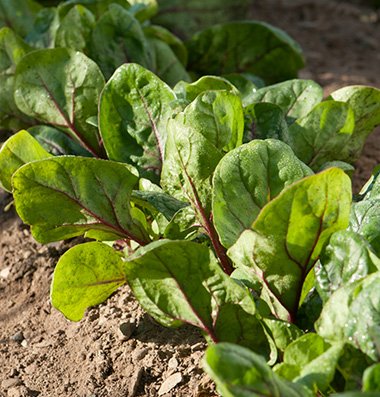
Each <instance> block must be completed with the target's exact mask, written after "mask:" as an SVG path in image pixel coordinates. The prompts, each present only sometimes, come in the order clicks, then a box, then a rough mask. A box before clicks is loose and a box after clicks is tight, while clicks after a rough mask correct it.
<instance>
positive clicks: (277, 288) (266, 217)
mask: <svg viewBox="0 0 380 397" xmlns="http://www.w3.org/2000/svg"><path fill="white" fill-rule="evenodd" d="M350 203H351V183H350V179H349V178H348V176H347V175H345V174H344V172H343V171H341V170H340V169H338V168H330V169H329V170H327V171H324V172H321V173H320V174H316V175H312V176H309V177H307V178H304V179H303V180H301V181H298V182H296V183H294V184H292V185H290V186H289V187H287V188H285V189H284V190H283V191H282V193H280V194H279V195H278V196H277V197H276V198H274V199H273V200H272V201H270V202H269V203H268V204H267V205H266V206H265V207H264V208H263V209H262V210H261V212H260V214H259V216H258V217H257V218H256V220H255V222H254V223H253V225H252V230H247V231H245V232H243V234H242V235H241V236H240V237H239V239H238V240H237V242H236V243H235V245H233V246H232V247H231V248H230V251H229V254H230V255H231V256H232V259H233V260H234V262H235V264H236V266H239V264H243V265H244V264H245V265H249V266H253V267H254V268H255V270H256V272H257V274H258V275H259V277H260V278H261V279H262V280H263V284H264V289H265V290H266V292H267V294H268V297H267V299H268V298H269V301H268V303H270V302H271V303H272V304H273V310H274V311H277V310H280V311H281V307H282V308H285V309H286V310H287V312H288V313H289V317H288V318H284V319H285V320H291V321H294V320H295V316H296V313H297V309H298V306H299V303H300V297H301V292H302V287H303V283H304V281H305V279H306V276H307V274H308V273H309V271H310V270H311V269H312V268H313V267H314V265H315V263H316V262H317V261H318V259H319V255H320V253H321V250H322V248H323V246H324V245H325V244H326V242H327V241H328V239H329V238H330V236H331V235H332V233H334V232H335V231H337V230H340V229H345V228H346V227H347V225H348V217H349V211H350ZM281 316H283V314H281Z"/></svg>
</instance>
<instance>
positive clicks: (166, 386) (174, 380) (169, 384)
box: [158, 372, 183, 396]
mask: <svg viewBox="0 0 380 397" xmlns="http://www.w3.org/2000/svg"><path fill="white" fill-rule="evenodd" d="M182 379H183V378H182V374H181V373H180V372H176V373H174V374H173V375H170V376H169V378H167V379H166V380H165V381H164V382H163V383H162V385H161V387H160V388H159V390H158V395H159V396H163V395H164V394H166V393H169V392H170V390H172V389H174V388H175V387H176V386H177V385H178V383H181V382H182Z"/></svg>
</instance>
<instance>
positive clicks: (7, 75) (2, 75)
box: [0, 27, 33, 131]
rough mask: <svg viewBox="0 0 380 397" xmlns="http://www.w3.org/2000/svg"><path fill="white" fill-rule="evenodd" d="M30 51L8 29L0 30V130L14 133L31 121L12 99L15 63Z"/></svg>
mask: <svg viewBox="0 0 380 397" xmlns="http://www.w3.org/2000/svg"><path fill="white" fill-rule="evenodd" d="M31 50H32V48H31V47H29V46H28V45H27V44H26V43H25V42H24V41H23V40H22V38H21V37H20V36H18V35H17V34H16V33H14V32H13V31H12V30H11V29H9V28H6V27H4V28H2V29H1V30H0V85H1V91H0V128H1V129H6V130H12V131H16V130H18V129H20V128H25V126H27V125H30V124H31V123H32V122H33V120H32V119H30V118H29V117H27V116H26V115H25V114H23V113H22V112H20V110H19V109H18V108H17V106H16V104H15V102H14V99H13V91H14V73H15V69H16V65H17V63H18V62H19V61H20V59H22V57H24V56H25V55H26V54H27V53H28V52H30V51H31Z"/></svg>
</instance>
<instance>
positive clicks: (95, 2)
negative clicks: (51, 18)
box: [59, 0, 131, 19]
mask: <svg viewBox="0 0 380 397" xmlns="http://www.w3.org/2000/svg"><path fill="white" fill-rule="evenodd" d="M114 3H115V4H118V5H119V6H123V8H125V9H129V8H130V7H131V5H130V2H129V1H126V0H66V1H65V2H60V4H59V11H60V15H62V16H64V15H66V14H67V13H68V12H69V11H70V10H71V8H72V7H74V6H75V5H77V4H80V5H83V6H85V7H86V8H87V9H89V10H90V11H91V12H92V13H93V14H94V15H95V17H96V19H99V18H100V17H101V16H102V15H103V14H104V13H106V12H107V11H108V9H109V6H110V5H111V4H114Z"/></svg>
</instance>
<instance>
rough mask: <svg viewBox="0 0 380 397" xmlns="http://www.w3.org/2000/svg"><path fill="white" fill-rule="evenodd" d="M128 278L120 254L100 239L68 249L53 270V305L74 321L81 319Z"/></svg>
mask: <svg viewBox="0 0 380 397" xmlns="http://www.w3.org/2000/svg"><path fill="white" fill-rule="evenodd" d="M125 282H126V278H125V273H124V265H123V261H122V259H121V257H120V255H119V254H118V253H117V252H116V251H115V250H114V249H113V248H111V247H109V246H107V245H105V244H102V243H97V242H92V243H86V244H80V245H77V246H75V247H73V248H70V249H69V250H68V251H66V252H65V253H64V254H63V255H62V256H61V258H60V259H59V261H58V263H57V266H56V268H55V270H54V276H53V282H52V286H51V300H52V305H53V306H54V307H55V308H56V309H58V310H59V311H61V312H62V313H63V314H64V315H65V317H66V318H68V319H69V320H71V321H79V320H81V319H82V317H83V316H84V313H85V311H86V309H87V308H89V307H91V306H95V305H98V304H99V303H102V302H104V301H105V300H106V299H107V298H108V297H109V296H110V295H111V294H112V293H113V292H115V291H116V290H117V289H118V288H119V287H120V286H121V285H123V284H125Z"/></svg>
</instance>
